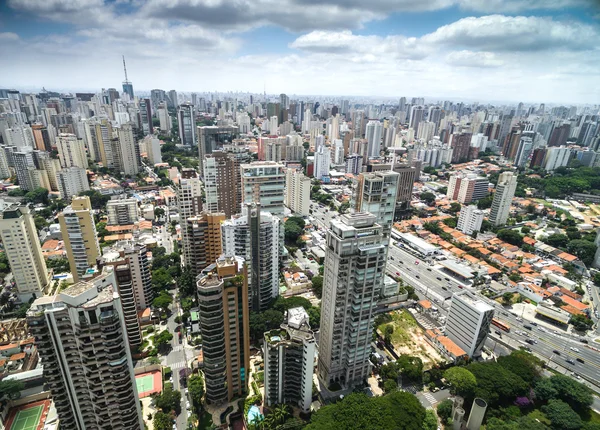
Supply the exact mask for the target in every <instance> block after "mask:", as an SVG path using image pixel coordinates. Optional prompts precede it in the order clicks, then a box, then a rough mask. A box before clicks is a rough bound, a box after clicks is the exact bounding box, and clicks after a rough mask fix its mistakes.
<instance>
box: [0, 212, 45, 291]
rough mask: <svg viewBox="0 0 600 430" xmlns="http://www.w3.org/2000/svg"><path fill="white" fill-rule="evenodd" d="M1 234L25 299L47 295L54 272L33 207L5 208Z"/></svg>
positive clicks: (0, 222) (0, 221) (0, 224)
mask: <svg viewBox="0 0 600 430" xmlns="http://www.w3.org/2000/svg"><path fill="white" fill-rule="evenodd" d="M0 235H1V236H2V244H3V246H4V252H6V257H7V258H8V262H9V263H10V268H11V271H12V274H13V277H14V280H15V283H16V285H17V293H18V295H19V298H20V299H21V301H23V302H26V301H28V300H29V299H30V298H31V297H32V296H33V295H35V296H36V297H41V296H43V295H44V291H45V289H46V287H47V286H48V283H49V282H50V275H49V274H48V269H47V267H46V262H45V261H44V257H43V255H42V247H41V246H40V241H39V239H38V234H37V230H36V228H35V223H34V221H33V216H32V215H31V213H30V210H29V208H28V207H27V206H22V207H19V206H17V205H14V206H10V207H8V208H7V209H5V210H4V211H3V212H2V213H1V214H0Z"/></svg>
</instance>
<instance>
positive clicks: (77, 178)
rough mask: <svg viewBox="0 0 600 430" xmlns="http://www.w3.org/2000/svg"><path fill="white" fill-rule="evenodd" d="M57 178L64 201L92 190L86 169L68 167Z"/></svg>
mask: <svg viewBox="0 0 600 430" xmlns="http://www.w3.org/2000/svg"><path fill="white" fill-rule="evenodd" d="M56 176H57V181H58V190H59V191H60V197H61V198H62V199H64V200H70V199H71V197H73V196H77V195H79V193H82V192H83V191H89V190H90V184H89V182H88V177H87V172H86V170H85V169H82V168H80V167H68V168H66V169H62V170H60V171H59V172H58V173H57V174H56Z"/></svg>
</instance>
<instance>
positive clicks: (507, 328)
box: [492, 318, 510, 333]
mask: <svg viewBox="0 0 600 430" xmlns="http://www.w3.org/2000/svg"><path fill="white" fill-rule="evenodd" d="M492 324H493V325H495V326H496V327H498V328H499V329H500V330H503V331H505V332H507V333H508V332H510V326H509V325H508V324H506V323H505V322H504V321H500V320H499V319H497V318H492Z"/></svg>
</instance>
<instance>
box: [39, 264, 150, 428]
mask: <svg viewBox="0 0 600 430" xmlns="http://www.w3.org/2000/svg"><path fill="white" fill-rule="evenodd" d="M116 284H117V283H116V279H115V275H114V272H113V271H112V270H106V271H104V272H103V273H102V274H100V275H99V276H96V277H95V278H93V279H90V280H85V281H81V282H78V283H76V284H74V285H72V286H70V287H69V288H67V289H65V290H63V291H61V292H60V293H58V294H57V295H55V296H51V297H41V298H38V299H37V300H35V301H34V302H33V304H32V305H31V308H30V309H29V312H28V313H27V324H28V326H29V330H30V332H31V334H32V335H33V337H34V338H35V343H36V346H37V348H38V350H39V353H40V356H41V357H43V359H44V377H45V379H46V382H47V384H48V386H49V388H50V391H51V392H52V399H53V400H54V403H55V405H56V410H57V413H58V417H59V419H60V426H61V429H65V430H102V429H107V428H110V429H112V430H143V429H144V422H143V419H142V411H141V407H140V401H139V398H138V393H137V389H136V384H135V377H134V372H133V360H132V357H131V353H130V351H129V346H128V338H127V332H126V330H125V318H124V315H123V307H122V303H121V297H120V296H119V294H118V292H117V291H118V288H117V285H116Z"/></svg>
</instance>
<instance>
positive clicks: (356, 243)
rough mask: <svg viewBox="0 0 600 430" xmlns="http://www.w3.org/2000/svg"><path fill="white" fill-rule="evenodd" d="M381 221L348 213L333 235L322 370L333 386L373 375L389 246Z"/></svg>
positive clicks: (324, 304)
mask: <svg viewBox="0 0 600 430" xmlns="http://www.w3.org/2000/svg"><path fill="white" fill-rule="evenodd" d="M375 220H376V219H375V216H374V215H372V214H369V213H354V214H349V215H342V216H341V217H340V218H339V219H335V220H332V221H331V227H330V229H329V230H328V232H327V248H326V251H325V273H324V280H323V300H322V302H321V329H320V344H319V363H318V369H317V371H318V375H319V378H320V379H321V381H322V382H323V383H324V384H326V385H327V386H329V385H331V383H333V382H338V383H340V384H341V385H342V386H346V387H348V386H353V385H357V384H361V383H362V382H363V381H365V380H366V378H367V377H368V376H369V373H370V363H369V356H370V354H371V339H372V335H373V324H374V320H375V308H376V305H377V300H378V298H379V296H380V294H381V289H382V286H383V280H384V275H385V264H386V257H387V243H388V239H387V238H386V237H384V235H383V231H382V230H383V229H382V227H381V226H380V225H379V224H377V223H376V222H375Z"/></svg>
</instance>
